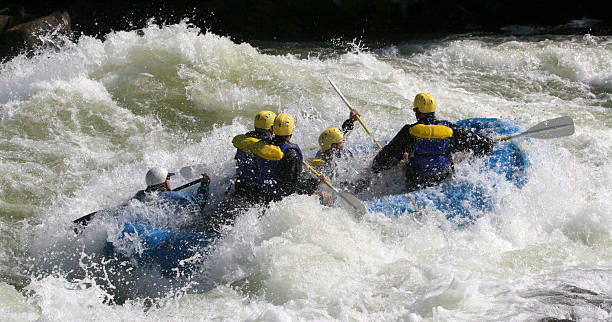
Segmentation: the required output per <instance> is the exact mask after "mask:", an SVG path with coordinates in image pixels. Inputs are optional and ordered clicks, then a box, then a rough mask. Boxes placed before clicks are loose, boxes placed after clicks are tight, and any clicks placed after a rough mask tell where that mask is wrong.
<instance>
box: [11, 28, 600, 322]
mask: <svg viewBox="0 0 612 322" xmlns="http://www.w3.org/2000/svg"><path fill="white" fill-rule="evenodd" d="M143 31H144V35H138V34H137V33H135V32H123V31H121V32H115V33H112V34H108V35H106V37H105V41H103V42H102V41H100V40H98V39H95V38H89V37H85V36H84V37H81V38H80V40H79V42H78V44H72V43H69V44H68V45H66V46H65V47H63V48H62V49H61V50H59V51H49V52H43V53H41V54H40V55H37V56H34V57H30V58H27V57H25V56H20V57H17V58H15V59H13V60H11V61H9V62H6V63H4V64H2V65H0V156H1V158H0V160H1V161H0V254H1V256H0V320H7V321H8V320H10V321H37V320H38V321H82V320H99V321H107V320H108V321H117V320H129V321H144V320H147V321H155V320H164V321H165V320H181V321H202V320H232V321H234V320H245V321H296V320H297V321H301V320H319V321H321V320H343V321H373V320H377V321H378V320H380V321H398V320H401V321H429V320H442V321H449V320H452V321H457V320H460V321H461V320H465V321H468V320H470V321H474V320H504V321H509V320H510V321H523V320H532V321H533V320H538V319H543V318H559V319H563V318H564V319H573V320H581V321H593V320H610V319H612V313H611V312H612V251H611V249H612V237H611V233H612V212H611V210H610V209H612V162H611V161H610V160H612V140H611V139H610V138H612V112H611V111H612V37H596V36H591V35H588V34H587V35H573V36H550V35H549V36H535V35H534V36H529V35H523V36H510V35H495V36H487V35H482V36H466V35H457V36H453V37H448V38H437V39H433V40H419V41H406V42H404V43H399V44H397V45H394V46H386V47H376V48H367V46H366V45H363V44H358V43H350V42H343V41H340V40H338V41H335V42H334V44H333V45H329V44H326V45H325V46H323V45H321V44H307V43H296V44H274V43H265V44H263V43H262V44H252V45H250V44H246V43H243V44H236V43H234V42H232V41H231V39H229V38H226V37H220V36H217V35H214V34H212V33H200V30H199V29H197V28H194V27H192V26H189V25H188V24H186V23H181V24H177V25H171V26H163V27H159V26H155V25H152V26H149V27H147V28H145V29H144V30H143ZM327 78H330V79H332V80H333V81H334V82H335V83H336V84H337V85H338V87H339V88H340V89H341V90H342V92H343V93H344V94H345V96H346V97H347V99H348V100H349V101H350V102H351V103H352V104H353V105H354V106H355V107H356V108H357V109H358V110H359V111H360V112H361V116H362V119H363V120H364V122H365V123H366V125H367V126H368V127H369V129H370V130H371V131H372V133H373V134H374V135H375V136H376V137H378V138H380V139H381V140H383V141H384V140H388V139H390V138H392V137H393V135H394V134H395V133H396V132H397V131H399V129H400V128H401V127H402V126H403V125H404V124H406V123H412V122H414V115H413V113H412V110H411V103H412V99H413V97H414V95H415V94H416V93H419V92H423V91H426V92H430V93H432V94H433V95H434V96H435V97H436V98H437V101H438V113H437V115H438V117H440V118H442V119H448V120H451V121H456V120H460V119H465V118H471V117H495V118H504V119H510V120H514V121H516V122H518V123H519V124H522V125H523V126H524V127H525V128H527V127H529V126H530V125H534V124H536V123H538V122H540V121H544V120H546V119H551V118H555V117H559V116H570V117H571V118H573V119H574V122H575V125H576V132H575V134H573V135H572V136H569V137H564V138H557V139H551V140H535V139H534V140H531V141H529V142H527V143H526V144H527V146H526V149H527V150H528V153H529V158H530V162H531V165H530V167H529V169H528V180H527V182H526V184H525V185H524V186H523V187H522V188H517V187H515V186H512V185H502V184H500V185H499V186H498V188H499V189H497V190H495V191H493V192H491V193H492V195H493V200H494V201H495V202H494V205H493V209H492V210H491V211H488V212H487V213H486V214H484V215H483V216H481V217H480V218H479V219H477V220H475V221H474V222H473V223H472V224H469V225H465V226H461V227H457V226H456V225H453V224H450V223H449V222H448V221H447V220H445V219H444V214H441V213H439V212H435V211H430V212H429V213H428V214H427V215H426V216H425V217H424V218H425V219H422V220H419V221H416V220H414V219H413V218H412V216H411V215H410V214H405V215H403V216H399V217H389V216H385V215H384V214H380V213H368V214H367V215H366V216H365V218H364V220H363V221H362V222H357V221H355V220H354V218H353V217H352V216H351V215H350V214H349V213H347V212H346V211H345V210H344V209H343V208H341V207H334V208H329V207H325V206H322V205H321V204H320V203H319V202H318V199H317V198H316V197H313V196H291V197H289V198H286V199H285V200H283V201H281V202H278V203H276V204H273V205H272V206H271V207H270V208H269V209H267V210H265V211H264V210H263V209H262V208H259V207H255V208H253V209H250V210H249V211H247V212H246V213H244V214H243V215H241V216H240V217H239V218H238V220H237V222H236V225H235V227H234V228H233V229H228V230H227V231H226V232H225V233H224V236H223V238H222V239H220V240H219V241H218V243H216V244H215V246H214V249H212V250H211V251H210V252H209V254H208V258H207V259H206V260H205V261H204V263H205V265H204V266H205V267H203V268H202V271H201V272H199V273H198V272H196V273H195V274H193V275H190V276H188V277H182V278H176V279H173V278H166V277H163V276H156V275H155V274H154V272H146V271H145V272H143V271H138V269H137V270H136V271H134V270H133V269H130V270H128V269H127V268H126V269H125V271H121V268H115V269H114V271H112V272H111V271H110V270H109V269H107V268H106V266H105V263H104V261H103V260H102V259H101V257H100V256H99V253H100V251H99V248H100V247H101V246H100V245H103V243H104V242H105V241H106V239H107V238H108V237H107V234H111V232H113V227H111V226H104V225H102V226H100V227H98V228H96V229H93V230H92V231H93V232H91V233H88V234H86V235H84V236H80V237H75V236H74V233H73V232H72V229H71V227H70V223H71V221H72V220H74V219H76V218H78V217H81V216H83V215H85V214H87V213H89V212H92V211H95V210H98V209H102V208H106V207H112V206H114V205H117V204H120V203H121V202H123V201H125V200H127V199H128V198H130V197H131V196H132V195H133V194H134V193H135V191H136V190H138V189H142V188H143V187H144V174H145V172H146V170H147V169H148V168H150V167H152V166H163V167H166V168H168V169H174V170H178V169H181V168H183V167H185V166H190V165H200V166H199V167H200V168H202V169H203V170H204V171H206V172H207V173H208V174H209V175H210V176H211V178H212V182H213V183H212V190H211V191H212V192H213V198H217V199H219V198H220V196H222V195H223V191H224V189H225V187H226V186H227V181H228V178H230V177H231V176H232V175H233V155H234V153H235V149H234V148H233V146H232V145H231V139H232V138H233V136H234V135H237V134H240V133H244V132H246V131H248V130H250V129H251V126H252V118H253V116H254V115H255V114H256V113H257V112H258V111H260V110H261V109H262V108H267V109H271V110H273V111H275V112H289V113H291V114H292V115H293V116H294V117H295V119H296V124H297V127H296V130H295V132H294V136H293V139H292V141H293V142H295V143H298V144H299V145H300V146H301V147H302V149H303V150H304V153H305V154H306V155H308V156H313V155H314V153H315V152H316V147H317V143H316V138H317V137H318V134H319V133H320V132H321V131H322V130H324V129H325V128H327V127H329V126H337V127H338V126H340V124H341V123H342V121H344V120H345V119H346V118H347V117H348V109H347V107H346V106H345V105H344V104H343V102H342V101H341V100H340V98H339V96H338V95H337V94H336V93H335V92H334V90H333V88H332V87H331V86H330V85H329V83H328V81H327ZM371 143H372V141H371V138H370V137H369V136H368V135H367V134H366V133H365V131H363V130H362V129H361V128H356V129H355V131H353V133H352V134H351V135H350V136H349V137H348V138H347V146H351V145H352V146H368V145H371ZM368 162H369V159H366V160H361V162H360V163H358V164H357V165H354V166H363V167H365V166H367V164H368ZM469 168H470V166H469V165H464V166H459V167H458V171H459V172H462V171H463V175H464V176H468V177H469V176H477V175H478V174H477V171H471V170H470V169H469ZM360 173H363V172H360V171H357V172H356V173H355V174H354V176H355V177H359V176H360V175H361V174H360ZM474 179H475V180H476V179H477V178H474ZM182 183H183V181H181V178H180V177H177V181H176V182H175V185H179V184H182ZM115 232H116V231H115ZM141 270H146V269H141ZM111 275H112V276H111ZM117 303H122V304H117Z"/></svg>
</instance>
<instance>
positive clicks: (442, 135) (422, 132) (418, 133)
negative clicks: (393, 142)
mask: <svg viewBox="0 0 612 322" xmlns="http://www.w3.org/2000/svg"><path fill="white" fill-rule="evenodd" d="M410 135H412V136H415V137H417V138H419V139H446V138H450V137H451V136H453V129H451V128H450V127H448V126H445V125H441V124H437V125H425V124H417V125H414V126H413V127H411V128H410Z"/></svg>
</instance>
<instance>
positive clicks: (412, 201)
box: [367, 118, 529, 225]
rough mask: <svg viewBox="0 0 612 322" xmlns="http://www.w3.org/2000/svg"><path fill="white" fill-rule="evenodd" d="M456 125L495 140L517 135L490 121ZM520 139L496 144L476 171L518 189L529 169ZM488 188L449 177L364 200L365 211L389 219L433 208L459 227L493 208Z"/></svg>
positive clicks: (504, 123)
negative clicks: (493, 175)
mask: <svg viewBox="0 0 612 322" xmlns="http://www.w3.org/2000/svg"><path fill="white" fill-rule="evenodd" d="M455 124H457V125H458V126H461V127H465V128H468V129H471V130H472V131H474V132H476V133H479V134H482V135H486V136H490V137H498V136H504V135H513V134H517V133H519V132H520V130H521V127H519V126H518V125H517V124H516V123H514V122H512V121H509V120H503V119H494V118H472V119H465V120H461V121H458V122H456V123H455ZM523 140H524V139H521V140H509V141H504V142H499V143H497V144H496V146H495V148H494V150H493V152H492V153H491V154H490V155H488V156H486V157H484V164H483V165H482V166H481V168H480V169H479V171H480V172H481V173H483V174H485V173H497V174H499V175H501V176H500V177H502V178H504V179H505V180H507V181H509V182H511V183H513V184H514V185H515V186H517V187H519V188H520V187H522V186H523V185H524V184H525V183H526V182H527V173H526V170H527V168H528V166H529V160H528V158H527V154H526V151H525V150H524V149H523V148H521V146H520V143H521V142H523ZM490 189H491V187H489V186H485V185H483V184H481V183H479V182H478V181H476V180H467V179H457V178H453V179H451V180H449V181H447V182H445V183H442V184H440V185H438V186H433V187H428V188H425V189H423V190H420V191H415V192H411V193H409V194H408V193H406V194H398V195H388V196H382V197H376V198H373V199H370V200H368V201H367V207H368V210H369V211H372V212H380V213H384V214H386V215H390V216H399V215H402V214H405V213H414V212H416V211H417V210H422V209H437V210H440V211H441V212H442V213H444V214H445V216H446V218H447V219H449V220H451V221H453V222H456V223H457V224H459V225H463V224H466V223H469V222H472V221H473V220H474V219H476V218H478V217H479V216H480V215H481V214H482V213H484V212H486V211H490V210H491V209H492V207H493V203H494V200H493V196H492V194H491V193H490V191H491V190H490Z"/></svg>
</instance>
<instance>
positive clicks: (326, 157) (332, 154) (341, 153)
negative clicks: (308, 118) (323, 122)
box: [314, 109, 359, 178]
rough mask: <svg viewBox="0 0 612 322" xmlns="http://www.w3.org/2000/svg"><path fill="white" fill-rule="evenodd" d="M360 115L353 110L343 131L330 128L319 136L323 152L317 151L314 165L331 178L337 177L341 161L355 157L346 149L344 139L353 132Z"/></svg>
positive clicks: (344, 124) (343, 125) (345, 122)
mask: <svg viewBox="0 0 612 322" xmlns="http://www.w3.org/2000/svg"><path fill="white" fill-rule="evenodd" d="M358 115H359V112H358V111H357V110H355V109H353V110H351V113H350V115H349V118H348V119H347V120H346V121H344V123H342V130H340V129H338V128H335V127H330V128H327V129H325V130H324V131H323V132H321V134H320V135H319V146H321V150H319V151H317V154H316V155H315V159H314V161H315V162H314V164H315V166H316V167H317V168H320V172H322V173H324V174H326V175H327V176H328V177H330V178H333V177H334V176H335V175H336V168H337V163H338V161H339V160H341V159H348V158H352V157H353V153H352V152H351V151H350V150H349V149H347V148H346V147H345V140H344V138H345V136H346V135H348V134H349V133H350V132H351V131H352V130H353V128H354V126H355V121H356V120H357V116H358Z"/></svg>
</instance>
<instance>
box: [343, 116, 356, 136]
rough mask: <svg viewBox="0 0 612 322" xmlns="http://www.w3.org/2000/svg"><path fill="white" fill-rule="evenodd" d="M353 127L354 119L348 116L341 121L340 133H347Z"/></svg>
mask: <svg viewBox="0 0 612 322" xmlns="http://www.w3.org/2000/svg"><path fill="white" fill-rule="evenodd" d="M354 128H355V121H353V120H351V119H350V118H349V119H347V120H346V121H344V123H342V134H344V135H347V134H349V133H350V132H351V131H352V130H353V129H354Z"/></svg>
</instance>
